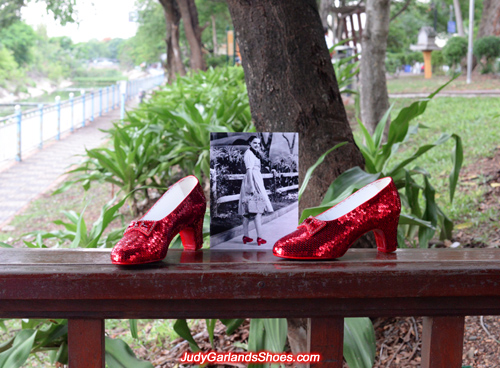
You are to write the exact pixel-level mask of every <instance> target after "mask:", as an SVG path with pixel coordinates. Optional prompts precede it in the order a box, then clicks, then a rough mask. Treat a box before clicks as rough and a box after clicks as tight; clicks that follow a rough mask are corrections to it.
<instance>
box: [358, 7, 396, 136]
mask: <svg viewBox="0 0 500 368" xmlns="http://www.w3.org/2000/svg"><path fill="white" fill-rule="evenodd" d="M389 16H390V0H368V1H367V2H366V26H365V29H364V30H363V41H362V55H363V57H362V58H361V68H360V69H361V77H360V81H361V121H362V122H363V124H365V126H366V127H367V129H368V131H369V132H370V133H373V132H374V131H375V128H376V127H377V124H378V122H379V121H380V119H381V118H382V116H383V115H384V114H385V112H386V111H387V109H388V108H389V95H388V94H387V82H386V78H385V51H386V48H387V36H388V34H389Z"/></svg>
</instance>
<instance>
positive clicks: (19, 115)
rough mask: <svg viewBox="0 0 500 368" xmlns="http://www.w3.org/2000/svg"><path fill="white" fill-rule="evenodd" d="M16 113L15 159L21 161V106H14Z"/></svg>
mask: <svg viewBox="0 0 500 368" xmlns="http://www.w3.org/2000/svg"><path fill="white" fill-rule="evenodd" d="M15 111H16V115H17V155H16V161H21V120H22V118H23V117H22V116H23V112H22V111H21V106H20V105H16V107H15Z"/></svg>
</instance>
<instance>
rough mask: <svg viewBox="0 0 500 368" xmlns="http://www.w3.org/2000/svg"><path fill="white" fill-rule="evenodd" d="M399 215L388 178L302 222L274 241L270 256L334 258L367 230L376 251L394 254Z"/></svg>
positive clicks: (398, 200)
mask: <svg viewBox="0 0 500 368" xmlns="http://www.w3.org/2000/svg"><path fill="white" fill-rule="evenodd" d="M400 212H401V201H400V199H399V193H398V190H397V188H396V186H395V185H394V182H393V181H392V178H389V177H388V178H382V179H379V180H377V181H374V182H373V183H370V184H368V185H366V186H365V187H363V188H361V189H360V190H358V191H357V192H355V193H353V194H352V195H351V196H349V197H348V198H346V199H345V200H344V201H342V202H340V203H339V204H337V205H336V206H333V207H332V208H330V209H329V210H327V211H325V212H323V213H322V214H320V215H318V216H316V217H308V218H307V219H305V220H304V222H303V223H302V224H300V225H299V227H298V228H297V230H295V231H294V232H293V233H291V234H288V235H286V236H284V237H283V238H281V239H280V240H278V241H277V242H276V244H275V245H274V248H273V254H274V255H275V256H278V257H282V258H292V259H320V258H326V259H331V258H338V257H342V256H343V255H344V254H345V252H347V250H348V249H349V247H350V246H351V244H352V243H354V242H355V241H356V240H357V239H358V238H359V237H360V236H362V235H363V234H365V233H367V232H369V231H371V230H373V232H374V234H375V240H376V242H377V248H378V250H379V251H381V252H385V253H389V252H394V251H395V250H396V247H397V228H398V221H399V214H400Z"/></svg>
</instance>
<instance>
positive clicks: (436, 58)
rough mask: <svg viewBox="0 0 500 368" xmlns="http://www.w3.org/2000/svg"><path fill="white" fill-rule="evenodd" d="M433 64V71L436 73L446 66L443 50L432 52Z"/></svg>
mask: <svg viewBox="0 0 500 368" xmlns="http://www.w3.org/2000/svg"><path fill="white" fill-rule="evenodd" d="M431 64H432V69H433V70H435V71H437V70H439V69H440V68H441V67H442V66H443V65H445V61H444V55H443V51H442V50H436V51H433V52H432V54H431Z"/></svg>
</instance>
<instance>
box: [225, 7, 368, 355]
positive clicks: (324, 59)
mask: <svg viewBox="0 0 500 368" xmlns="http://www.w3.org/2000/svg"><path fill="white" fill-rule="evenodd" d="M228 5H229V11H230V13H231V16H232V18H233V23H234V27H235V30H236V37H237V40H238V43H239V46H240V52H241V56H242V64H243V68H244V70H245V80H246V84H247V89H248V96H249V100H250V109H251V112H252V119H253V121H254V122H255V126H256V128H257V130H258V131H272V132H298V133H299V158H300V169H299V171H300V173H299V174H300V178H301V179H302V180H303V178H304V176H305V172H306V170H307V168H309V167H310V166H311V165H313V164H314V163H315V162H316V160H317V159H318V157H319V156H320V155H321V154H323V153H324V152H326V151H327V150H328V149H329V148H331V147H333V146H334V145H335V144H337V143H340V142H348V144H347V145H345V146H343V147H341V148H340V149H338V150H336V151H333V152H332V153H331V154H330V155H328V156H327V157H326V160H325V162H323V164H321V165H320V166H319V167H318V168H317V169H316V172H315V175H314V176H313V177H312V179H311V181H310V182H309V186H308V188H307V190H306V192H305V193H304V195H303V196H302V198H301V201H300V207H301V208H302V209H303V208H305V207H311V206H315V205H318V204H319V203H320V202H321V199H322V198H323V196H324V194H325V192H326V190H327V189H328V187H329V185H330V184H331V182H332V181H333V180H334V179H335V177H337V176H338V175H339V174H340V173H342V172H343V171H345V170H347V169H349V168H351V167H353V166H358V165H359V166H362V165H363V164H364V162H363V157H362V155H361V153H360V152H359V150H358V148H357V147H356V145H355V143H354V139H353V136H352V131H351V128H350V127H349V123H348V121H347V116H346V113H345V109H344V105H343V103H342V98H341V97H340V92H339V89H338V85H337V81H336V79H335V73H334V70H333V67H332V63H331V61H330V55H329V52H328V50H327V48H326V43H325V39H324V34H323V26H322V24H321V19H320V16H319V13H318V7H317V3H316V0H287V1H279V0H272V1H269V0H253V1H247V0H228ZM288 326H289V341H290V344H291V346H292V350H293V351H294V352H299V351H305V349H306V346H305V342H306V341H307V340H306V339H305V337H306V328H305V326H306V321H305V320H303V319H290V320H289V323H288Z"/></svg>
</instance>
